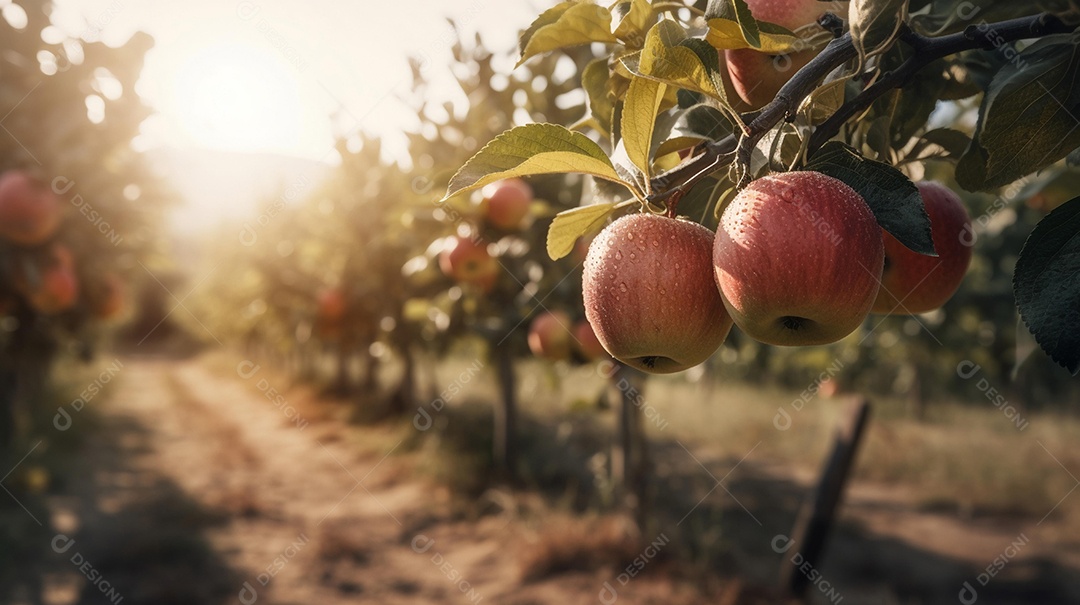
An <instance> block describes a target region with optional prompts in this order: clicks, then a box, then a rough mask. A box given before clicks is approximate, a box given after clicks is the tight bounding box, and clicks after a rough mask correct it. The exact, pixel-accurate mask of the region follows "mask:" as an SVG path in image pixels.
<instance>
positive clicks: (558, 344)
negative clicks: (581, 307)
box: [529, 311, 571, 361]
mask: <svg viewBox="0 0 1080 605" xmlns="http://www.w3.org/2000/svg"><path fill="white" fill-rule="evenodd" d="M570 344H571V339H570V316H569V315H567V314H566V313H565V312H563V311H548V312H544V313H541V314H540V315H537V316H536V318H535V319H533V321H532V324H531V325H530V326H529V350H530V351H532V352H533V355H536V356H537V357H543V358H544V359H550V360H551V361H562V360H564V359H566V358H568V357H570Z"/></svg>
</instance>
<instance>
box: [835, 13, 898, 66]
mask: <svg viewBox="0 0 1080 605" xmlns="http://www.w3.org/2000/svg"><path fill="white" fill-rule="evenodd" d="M906 17H907V0H851V4H849V5H848V24H849V27H850V29H851V42H852V44H853V45H854V46H855V50H856V51H857V52H858V53H859V64H860V65H861V64H862V63H863V62H864V61H865V60H866V57H869V56H873V55H876V54H878V53H880V52H881V51H883V50H885V49H886V48H888V47H889V46H890V45H891V44H892V42H893V40H894V39H895V38H896V34H897V33H899V31H900V26H901V25H902V24H903V23H904V19H905V18H906Z"/></svg>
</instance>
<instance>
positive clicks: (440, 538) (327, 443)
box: [52, 359, 685, 605]
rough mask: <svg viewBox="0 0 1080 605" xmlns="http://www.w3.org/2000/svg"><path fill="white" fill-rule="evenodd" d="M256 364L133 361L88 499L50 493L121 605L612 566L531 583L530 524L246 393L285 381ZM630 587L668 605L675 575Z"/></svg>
mask: <svg viewBox="0 0 1080 605" xmlns="http://www.w3.org/2000/svg"><path fill="white" fill-rule="evenodd" d="M259 372H260V374H258V375H257V376H252V377H251V378H249V379H248V383H245V381H244V380H242V379H240V378H239V377H237V378H228V377H226V378H223V377H221V376H218V375H215V374H214V373H212V372H210V371H209V370H207V369H206V367H204V366H203V365H201V364H200V363H198V362H190V361H189V362H178V361H175V360H139V359H129V360H125V361H124V370H123V376H122V379H121V380H120V383H119V385H118V386H117V388H116V389H115V390H114V391H113V393H112V394H111V396H110V398H109V401H108V402H106V403H103V404H102V407H101V408H99V411H100V413H101V416H102V418H103V422H104V424H105V426H103V427H102V428H101V430H99V431H96V432H95V435H96V436H95V437H94V441H93V442H92V443H90V444H88V446H87V448H86V449H87V451H88V456H87V458H86V459H85V460H83V461H82V462H81V463H80V464H81V466H82V470H81V471H79V473H78V474H79V475H80V478H79V479H78V480H76V482H75V484H74V485H73V486H72V489H71V490H70V491H71V492H73V493H76V494H79V495H78V496H76V497H69V498H59V499H57V501H56V502H55V503H54V506H53V508H54V514H53V516H54V524H56V525H57V526H58V527H64V528H66V530H67V531H68V533H69V534H71V535H78V536H79V538H78V540H79V541H78V542H77V546H78V547H79V548H81V549H82V551H81V552H82V553H83V555H84V557H85V559H86V560H87V561H89V562H90V563H91V564H92V565H93V567H94V568H95V569H97V570H98V571H99V573H100V574H101V575H102V576H103V577H105V578H107V579H108V580H109V581H110V587H114V588H116V589H117V590H118V591H119V593H120V594H122V595H123V597H124V600H123V602H124V603H155V604H160V603H169V602H176V603H244V604H245V605H246V604H250V603H254V602H258V603H282V604H300V603H328V604H335V603H380V604H388V605H394V604H419V603H520V604H522V605H524V604H526V603H529V604H532V603H536V604H539V603H553V604H554V603H579V602H595V599H596V596H597V595H598V594H599V590H600V589H601V588H602V586H603V582H604V580H605V579H610V576H612V575H614V574H611V573H609V572H607V571H600V572H590V573H569V574H562V575H559V576H557V577H555V578H553V579H551V580H545V581H539V582H533V583H525V584H523V583H522V582H521V581H520V566H519V562H518V560H517V558H516V557H515V556H513V553H515V552H516V551H518V550H520V548H519V547H520V541H521V540H527V539H528V537H529V535H528V532H527V531H522V530H521V529H520V528H515V527H512V526H510V525H509V524H508V523H507V521H506V520H505V518H503V517H500V516H488V517H482V518H481V519H479V520H475V519H473V520H457V519H455V517H454V515H453V514H452V512H451V511H450V509H449V507H448V504H447V503H448V502H449V498H447V497H446V496H445V495H444V494H441V493H440V492H439V490H437V489H435V488H432V487H431V486H428V485H426V484H425V483H423V482H421V481H418V480H415V479H413V478H411V477H409V476H407V474H406V472H403V468H402V466H403V465H404V464H405V462H404V461H403V460H401V459H400V458H398V457H395V456H393V454H394V452H395V450H396V449H397V448H398V447H399V445H400V441H398V442H396V443H395V442H394V441H393V439H394V438H393V437H392V435H390V434H389V433H388V434H387V435H385V436H384V437H385V442H386V443H385V447H383V443H382V441H383V439H380V443H379V444H378V445H379V447H372V444H370V443H369V444H364V445H363V446H362V447H358V444H356V443H350V442H349V439H351V438H352V437H350V435H351V434H352V433H350V431H349V429H348V428H347V427H345V426H344V425H343V424H342V423H341V422H340V421H337V420H332V419H326V418H323V419H320V418H319V417H317V416H318V413H317V408H311V407H305V406H303V405H298V406H297V407H298V408H300V409H305V410H306V411H307V412H308V413H310V414H311V415H312V417H310V418H305V417H303V416H300V417H297V416H295V415H294V416H293V417H292V418H290V417H288V416H286V414H285V413H284V412H283V411H282V410H283V409H285V408H286V403H287V404H288V406H291V405H292V404H293V403H296V402H286V401H285V400H278V401H277V404H275V402H272V401H270V400H269V399H266V398H264V397H263V396H262V395H261V394H260V392H259V390H255V389H252V388H251V387H252V384H251V382H256V383H257V381H258V380H261V379H265V380H266V383H264V385H263V386H264V387H266V386H270V385H273V386H274V387H277V386H278V385H274V384H273V383H274V382H276V381H280V382H282V383H284V379H275V378H274V377H273V376H272V375H271V374H269V373H268V372H267V370H259ZM280 386H282V387H284V386H285V384H281V385H280ZM261 390H264V391H265V388H264V389H261ZM80 529H81V531H80ZM177 534H181V535H184V536H186V539H187V540H188V541H189V542H191V541H193V540H195V538H196V537H198V538H200V539H201V540H202V543H201V546H200V545H197V544H194V543H192V544H175V542H176V540H177ZM162 541H164V543H165V545H164V546H162V545H161V544H162ZM178 552H179V554H178ZM155 557H157V558H164V559H165V560H166V562H165V563H161V562H157V563H155V562H153V561H150V560H149V559H153V558H155ZM133 559H134V560H133ZM140 559H142V560H145V562H146V567H145V568H140V567H139V565H140V563H139V560H140ZM176 562H179V564H178V565H177V564H174V563H176ZM62 571H64V572H65V575H66V576H67V577H66V579H62V580H57V581H54V582H53V585H54V589H53V592H54V593H56V594H59V595H60V596H56V594H54V598H53V599H52V601H53V602H55V603H66V602H72V599H71V598H69V597H65V596H63V595H64V594H67V593H71V592H72V589H71V588H70V587H71V586H76V585H78V584H79V583H81V584H82V585H83V588H82V591H81V592H82V595H81V600H80V602H82V603H97V602H101V603H105V602H110V601H109V600H108V599H107V598H106V595H104V594H102V591H101V590H100V589H99V587H98V586H95V585H89V584H87V583H86V582H85V581H81V580H80V579H79V578H78V574H77V573H75V571H73V570H72V569H66V570H63V569H62ZM64 587H67V588H66V589H65V588H64ZM635 589H636V590H635V592H636V595H635V596H634V597H633V598H623V595H620V602H624V603H646V602H655V603H660V602H673V601H672V600H671V599H672V594H671V589H670V587H667V584H666V583H661V582H650V581H649V580H641V581H638V582H636V586H635ZM627 596H628V595H627ZM684 602H685V601H684Z"/></svg>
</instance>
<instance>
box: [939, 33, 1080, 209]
mask: <svg viewBox="0 0 1080 605" xmlns="http://www.w3.org/2000/svg"><path fill="white" fill-rule="evenodd" d="M1076 116H1080V34H1078V33H1074V34H1068V35H1058V36H1048V37H1046V38H1043V39H1041V40H1039V41H1037V42H1035V43H1033V44H1032V45H1031V46H1029V47H1027V48H1026V49H1024V51H1023V52H1021V53H1019V54H1018V55H1017V56H1016V57H1015V60H1014V61H1011V62H1009V63H1007V64H1006V65H1005V66H1004V67H1003V68H1002V69H1001V71H999V72H998V73H997V75H996V76H994V80H993V81H992V82H991V83H990V87H989V90H987V92H986V95H985V96H984V97H983V102H982V106H981V107H980V108H979V124H978V127H977V128H976V132H975V138H974V139H973V140H972V141H971V146H970V147H969V148H968V150H967V152H966V153H965V154H964V156H963V157H962V158H961V159H960V162H959V164H957V167H956V178H957V181H958V182H959V183H960V186H962V187H963V188H964V189H967V190H968V191H989V190H992V189H996V188H998V187H1001V186H1004V185H1007V184H1009V183H1011V182H1013V181H1015V180H1016V179H1018V178H1020V177H1022V176H1025V175H1027V174H1030V173H1032V172H1036V171H1038V170H1041V169H1043V168H1045V167H1047V166H1049V165H1051V164H1053V163H1054V162H1057V161H1058V160H1060V159H1062V158H1064V157H1065V156H1066V155H1068V154H1069V153H1070V152H1071V151H1072V150H1074V149H1076V148H1077V146H1080V123H1078V122H1077V117H1076Z"/></svg>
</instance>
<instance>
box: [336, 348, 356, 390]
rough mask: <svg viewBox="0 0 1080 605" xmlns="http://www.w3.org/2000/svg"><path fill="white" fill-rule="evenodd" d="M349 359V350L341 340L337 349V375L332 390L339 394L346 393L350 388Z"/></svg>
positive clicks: (350, 357) (350, 359) (350, 358)
mask: <svg viewBox="0 0 1080 605" xmlns="http://www.w3.org/2000/svg"><path fill="white" fill-rule="evenodd" d="M350 361H352V354H351V351H349V347H347V346H345V344H344V342H343V343H342V344H340V345H339V346H338V349H337V377H336V378H335V379H334V392H335V393H337V394H339V395H346V394H348V393H349V392H350V391H351V390H352V379H351V376H350V371H349V370H350V368H349V365H350V363H349V362H350Z"/></svg>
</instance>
